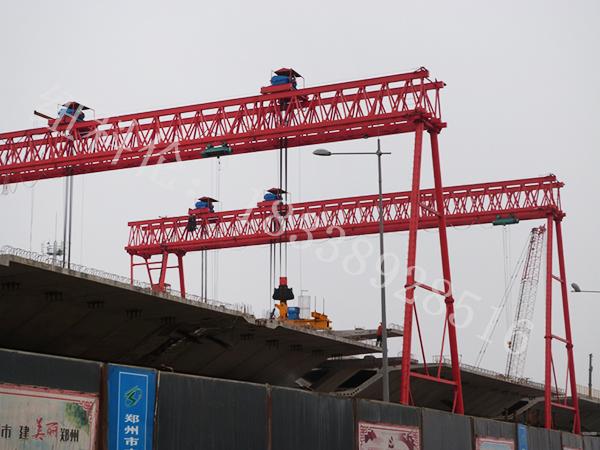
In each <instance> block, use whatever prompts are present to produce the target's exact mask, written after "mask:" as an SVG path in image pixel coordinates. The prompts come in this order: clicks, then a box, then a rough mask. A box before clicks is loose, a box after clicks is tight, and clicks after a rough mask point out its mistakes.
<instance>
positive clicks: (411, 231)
mask: <svg viewBox="0 0 600 450" xmlns="http://www.w3.org/2000/svg"><path fill="white" fill-rule="evenodd" d="M423 127H424V126H423V122H418V123H417V128H416V130H415V150H414V156H413V171H412V191H411V194H410V224H409V228H408V260H407V270H406V300H405V303H404V337H403V341H402V373H401V379H400V403H402V404H404V405H408V404H409V402H410V350H411V344H412V342H411V341H412V323H413V310H414V298H415V286H414V284H415V263H416V258H417V231H418V230H419V196H420V184H421V153H422V147H423Z"/></svg>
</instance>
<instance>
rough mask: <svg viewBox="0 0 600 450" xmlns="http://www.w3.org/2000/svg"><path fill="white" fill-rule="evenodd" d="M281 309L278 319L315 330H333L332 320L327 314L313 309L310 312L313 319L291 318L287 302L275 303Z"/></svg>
mask: <svg viewBox="0 0 600 450" xmlns="http://www.w3.org/2000/svg"><path fill="white" fill-rule="evenodd" d="M275 308H277V311H279V317H278V320H280V321H281V322H285V323H287V324H291V325H296V326H299V327H307V328H312V329H313V330H331V320H329V317H327V314H324V313H320V312H317V311H313V312H311V313H310V315H311V316H312V319H300V318H298V319H290V318H289V317H288V306H287V303H286V302H279V303H278V304H276V305H275Z"/></svg>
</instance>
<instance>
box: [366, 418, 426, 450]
mask: <svg viewBox="0 0 600 450" xmlns="http://www.w3.org/2000/svg"><path fill="white" fill-rule="evenodd" d="M420 448H421V436H420V431H419V428H418V427H411V426H406V425H388V424H383V423H370V422H358V449H359V450H389V449H394V450H420Z"/></svg>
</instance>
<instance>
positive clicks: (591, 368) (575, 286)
mask: <svg viewBox="0 0 600 450" xmlns="http://www.w3.org/2000/svg"><path fill="white" fill-rule="evenodd" d="M571 287H572V288H573V291H571V292H574V293H576V294H581V293H585V292H589V293H592V294H600V291H587V290H584V289H581V287H580V286H579V285H578V284H577V283H571ZM589 357H590V362H589V367H588V395H589V396H590V397H591V396H592V373H593V371H594V366H592V358H593V355H592V354H591V353H590V355H589Z"/></svg>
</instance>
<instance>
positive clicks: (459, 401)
mask: <svg viewBox="0 0 600 450" xmlns="http://www.w3.org/2000/svg"><path fill="white" fill-rule="evenodd" d="M429 136H430V139H431V156H432V164H433V178H434V183H435V203H436V210H437V213H438V223H439V226H438V229H439V235H440V253H441V256H442V273H443V274H444V292H445V296H444V297H445V298H444V300H445V302H446V311H447V315H446V320H447V321H448V324H447V325H448V343H449V345H450V359H451V361H452V378H453V379H454V382H455V383H456V386H455V393H456V397H455V398H456V400H455V405H454V406H455V408H454V412H455V413H458V414H464V404H463V395H462V382H461V376H460V361H459V356H458V355H459V353H458V342H457V339H456V326H455V320H454V297H453V295H452V280H451V273H450V256H449V254H448V236H447V234H446V214H445V212H444V210H445V208H444V199H443V192H442V170H441V165H440V152H439V145H438V132H437V131H430V132H429Z"/></svg>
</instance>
